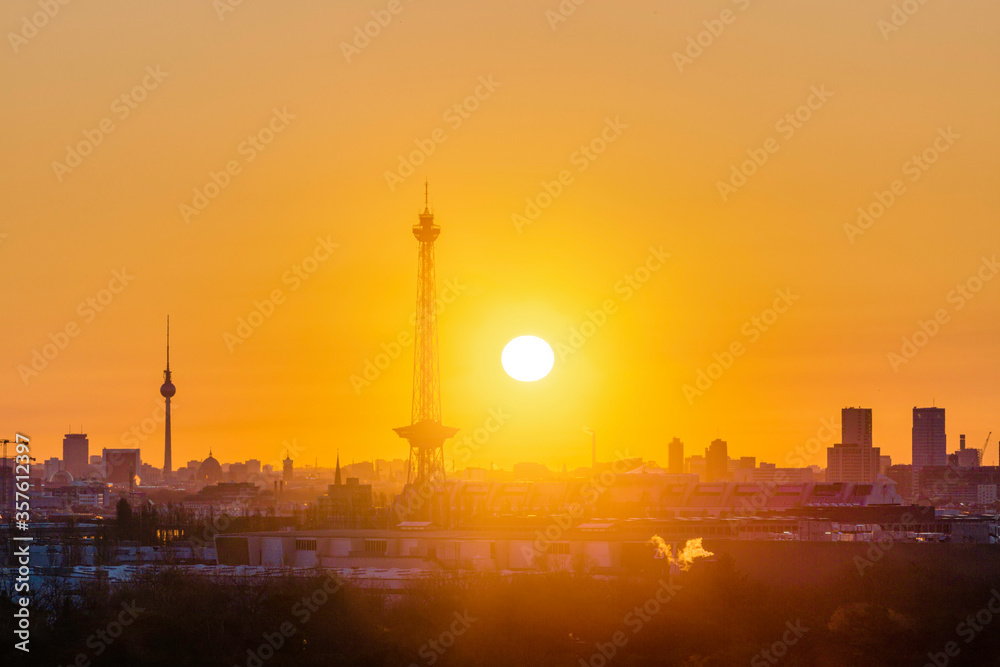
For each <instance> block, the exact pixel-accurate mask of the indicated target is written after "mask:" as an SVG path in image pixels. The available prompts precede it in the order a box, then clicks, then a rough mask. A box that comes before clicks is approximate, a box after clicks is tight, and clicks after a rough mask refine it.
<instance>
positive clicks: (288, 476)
mask: <svg viewBox="0 0 1000 667" xmlns="http://www.w3.org/2000/svg"><path fill="white" fill-rule="evenodd" d="M293 465H294V464H293V462H292V457H291V456H289V455H288V454H287V453H286V454H285V460H284V461H282V470H281V477H282V479H284V480H285V481H286V482H290V481H292V479H293V478H294V477H295V469H294V467H293Z"/></svg>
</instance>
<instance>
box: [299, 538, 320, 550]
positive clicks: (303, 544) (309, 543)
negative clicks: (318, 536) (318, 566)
mask: <svg viewBox="0 0 1000 667" xmlns="http://www.w3.org/2000/svg"><path fill="white" fill-rule="evenodd" d="M295 550H296V551H316V540H298V539H297V540H295Z"/></svg>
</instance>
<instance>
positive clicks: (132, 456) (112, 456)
mask: <svg viewBox="0 0 1000 667" xmlns="http://www.w3.org/2000/svg"><path fill="white" fill-rule="evenodd" d="M103 455H104V479H105V481H107V482H110V483H111V484H119V485H121V486H127V485H129V484H131V483H132V481H133V479H134V478H135V477H136V476H137V475H138V474H139V472H140V471H141V470H142V459H141V458H140V456H139V450H138V449H105V450H103Z"/></svg>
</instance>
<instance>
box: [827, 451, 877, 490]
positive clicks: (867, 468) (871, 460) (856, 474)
mask: <svg viewBox="0 0 1000 667" xmlns="http://www.w3.org/2000/svg"><path fill="white" fill-rule="evenodd" d="M879 459H880V453H879V448H878V447H871V446H868V445H848V444H844V443H838V444H836V445H834V446H833V447H827V448H826V481H827V482H861V483H864V484H872V483H874V482H875V479H876V478H877V477H878V472H879Z"/></svg>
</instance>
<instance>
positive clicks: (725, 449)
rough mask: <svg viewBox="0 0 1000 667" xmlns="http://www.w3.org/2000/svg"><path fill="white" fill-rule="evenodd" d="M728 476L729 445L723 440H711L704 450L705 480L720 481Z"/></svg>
mask: <svg viewBox="0 0 1000 667" xmlns="http://www.w3.org/2000/svg"><path fill="white" fill-rule="evenodd" d="M728 477H729V446H728V445H727V444H726V441H725V440H713V441H712V444H711V445H709V446H708V449H706V450H705V481H706V482H721V481H725V480H726V479H728Z"/></svg>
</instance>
